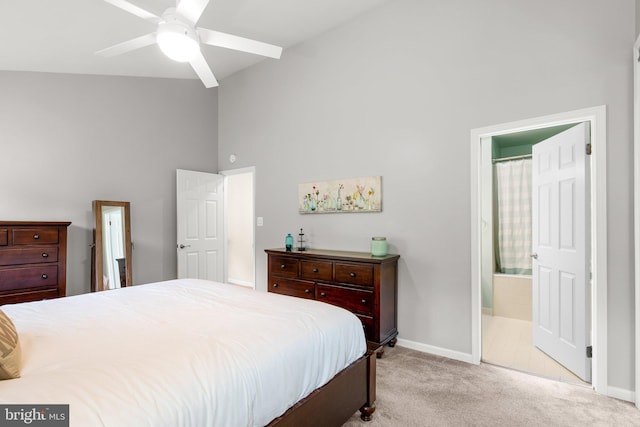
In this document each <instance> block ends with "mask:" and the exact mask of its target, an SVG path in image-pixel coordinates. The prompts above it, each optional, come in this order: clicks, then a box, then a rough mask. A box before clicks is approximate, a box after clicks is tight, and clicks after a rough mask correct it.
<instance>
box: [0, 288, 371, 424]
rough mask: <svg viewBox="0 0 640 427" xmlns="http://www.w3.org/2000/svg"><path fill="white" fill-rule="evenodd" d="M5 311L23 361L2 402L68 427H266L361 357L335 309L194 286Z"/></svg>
mask: <svg viewBox="0 0 640 427" xmlns="http://www.w3.org/2000/svg"><path fill="white" fill-rule="evenodd" d="M2 310H3V311H4V312H5V313H6V314H7V315H8V316H9V318H11V319H12V320H13V322H14V324H15V326H16V328H17V330H18V334H19V337H20V341H21V345H22V353H23V356H22V357H23V360H22V372H21V377H20V378H18V379H14V380H6V381H1V382H0V402H2V403H6V404H11V403H23V404H69V405H70V406H69V411H70V416H69V418H70V424H71V426H82V427H89V426H114V427H121V426H154V427H158V426H171V427H177V426H198V427H200V426H263V425H266V424H268V423H269V422H270V421H271V420H273V419H274V418H276V417H278V416H280V415H281V414H283V413H284V412H285V411H286V410H287V409H288V408H289V407H290V406H292V405H293V404H294V403H295V402H297V401H298V400H300V399H302V398H304V397H305V396H307V395H308V394H309V393H310V392H312V391H313V390H315V389H316V388H318V387H320V386H322V385H324V384H325V383H327V382H328V381H329V380H330V379H331V378H332V377H333V376H334V375H335V374H336V373H338V372H339V371H341V370H342V369H344V368H345V367H346V366H348V365H349V364H351V363H352V362H354V361H355V360H357V359H358V358H359V357H361V356H362V355H363V354H364V353H365V351H366V342H365V338H364V333H363V330H362V325H361V323H360V321H359V320H358V319H357V317H356V316H354V315H353V314H352V313H350V312H348V311H346V310H343V309H341V308H339V307H335V306H332V305H328V304H324V303H321V302H318V301H313V300H304V299H299V298H293V297H287V296H282V295H277V294H271V293H264V292H258V291H254V290H251V289H247V288H243V287H239V286H233V285H226V284H222V283H217V282H210V281H203V280H195V279H179V280H172V281H167V282H159V283H153V284H147V285H140V286H133V287H127V288H122V289H117V290H110V291H104V292H98V293H91V294H84V295H78V296H72V297H66V298H60V299H55V300H47V301H39V302H31V303H23V304H14V305H4V306H2Z"/></svg>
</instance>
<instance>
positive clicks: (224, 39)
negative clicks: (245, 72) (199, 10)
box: [197, 28, 282, 59]
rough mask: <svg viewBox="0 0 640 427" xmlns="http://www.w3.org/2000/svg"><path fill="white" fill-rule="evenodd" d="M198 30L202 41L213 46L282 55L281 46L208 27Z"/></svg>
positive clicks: (276, 55) (257, 53)
mask: <svg viewBox="0 0 640 427" xmlns="http://www.w3.org/2000/svg"><path fill="white" fill-rule="evenodd" d="M197 31H198V35H199V36H200V41H201V42H202V43H204V44H208V45H211V46H218V47H224V48H227V49H233V50H239V51H242V52H249V53H254V54H256V55H262V56H268V57H269V58H275V59H280V55H282V48H281V47H280V46H274V45H272V44H268V43H263V42H259V41H256V40H251V39H245V38H244V37H238V36H234V35H231V34H227V33H221V32H219V31H213V30H208V29H206V28H197Z"/></svg>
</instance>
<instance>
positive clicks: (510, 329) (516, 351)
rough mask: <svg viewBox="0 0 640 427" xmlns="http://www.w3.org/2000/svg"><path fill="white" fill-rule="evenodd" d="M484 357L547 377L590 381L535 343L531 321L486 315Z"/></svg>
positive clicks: (571, 380) (483, 359)
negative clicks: (561, 363)
mask: <svg viewBox="0 0 640 427" xmlns="http://www.w3.org/2000/svg"><path fill="white" fill-rule="evenodd" d="M482 361H483V362H486V363H491V364H493V365H499V366H504V367H507V368H511V369H517V370H519V371H523V372H528V373H532V374H535V375H539V376H542V377H545V378H551V379H555V380H560V381H565V382H570V383H578V384H582V385H586V384H587V383H585V382H583V381H582V380H581V379H580V378H578V377H577V376H575V375H574V374H573V373H572V372H571V371H569V370H567V369H566V368H565V367H564V366H562V365H560V364H559V363H558V362H556V361H555V360H553V359H552V358H551V357H549V356H547V355H546V354H545V353H543V352H542V351H540V350H538V349H537V348H536V347H535V346H534V345H533V343H532V329H531V322H528V321H525V320H518V319H510V318H507V317H499V316H489V315H486V314H483V315H482Z"/></svg>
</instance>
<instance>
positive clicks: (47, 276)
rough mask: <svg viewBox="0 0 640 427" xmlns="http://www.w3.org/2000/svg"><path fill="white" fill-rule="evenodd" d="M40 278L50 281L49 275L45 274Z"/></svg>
mask: <svg viewBox="0 0 640 427" xmlns="http://www.w3.org/2000/svg"><path fill="white" fill-rule="evenodd" d="M40 277H42V278H43V279H48V278H49V275H48V274H46V273H45V274H43V275H42V276H40Z"/></svg>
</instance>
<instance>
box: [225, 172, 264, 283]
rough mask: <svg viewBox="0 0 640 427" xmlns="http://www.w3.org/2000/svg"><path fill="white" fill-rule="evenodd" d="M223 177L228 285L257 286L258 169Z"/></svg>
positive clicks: (226, 275) (226, 279)
mask: <svg viewBox="0 0 640 427" xmlns="http://www.w3.org/2000/svg"><path fill="white" fill-rule="evenodd" d="M220 174H221V175H223V176H224V188H225V190H224V194H225V202H224V227H225V237H226V238H225V250H224V254H225V255H224V256H225V266H226V268H225V279H224V280H225V282H226V283H232V284H235V285H242V286H247V287H250V288H254V287H255V259H254V258H255V251H254V246H255V245H254V241H255V229H254V216H255V215H254V212H255V208H254V203H255V195H254V188H255V170H254V168H242V169H234V170H228V171H222V172H220Z"/></svg>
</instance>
